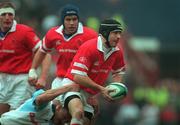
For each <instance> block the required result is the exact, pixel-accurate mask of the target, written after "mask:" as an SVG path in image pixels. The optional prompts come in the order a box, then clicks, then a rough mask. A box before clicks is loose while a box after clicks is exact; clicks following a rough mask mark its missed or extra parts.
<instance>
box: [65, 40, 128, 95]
mask: <svg viewBox="0 0 180 125" xmlns="http://www.w3.org/2000/svg"><path fill="white" fill-rule="evenodd" d="M124 68H125V63H124V57H123V52H122V50H121V49H119V48H113V50H111V52H109V53H108V54H107V55H105V54H104V52H103V50H102V40H101V38H100V37H98V39H92V40H89V41H88V42H86V43H84V44H83V45H82V46H81V47H80V48H79V50H78V52H77V54H76V55H75V57H74V59H73V61H72V63H71V67H70V68H69V69H68V73H67V75H66V77H67V78H69V79H71V80H73V75H72V74H80V75H87V76H89V77H90V78H91V79H92V80H93V81H94V82H96V83H97V84H99V85H102V86H103V85H104V84H105V81H106V80H107V77H108V75H109V73H110V71H112V72H113V73H122V72H124ZM81 87H82V86H81ZM82 89H84V90H85V91H87V92H89V93H91V94H96V93H97V92H96V91H94V90H92V89H90V88H86V87H82Z"/></svg>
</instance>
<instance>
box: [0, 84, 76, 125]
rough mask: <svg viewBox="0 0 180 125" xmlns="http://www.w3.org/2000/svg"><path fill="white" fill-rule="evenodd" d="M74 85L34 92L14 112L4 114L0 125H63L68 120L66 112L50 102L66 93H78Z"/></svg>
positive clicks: (0, 119)
mask: <svg viewBox="0 0 180 125" xmlns="http://www.w3.org/2000/svg"><path fill="white" fill-rule="evenodd" d="M78 90H79V87H78V85H76V84H73V85H67V86H63V87H61V88H57V89H50V90H47V91H44V90H42V89H40V90H38V91H36V92H35V93H34V94H33V95H32V98H30V99H28V100H27V101H26V102H25V103H24V104H22V105H21V106H20V107H19V108H17V109H16V110H12V111H9V112H6V113H4V114H3V115H2V116H1V118H0V124H1V125H50V123H52V124H53V125H64V123H65V122H67V121H68V120H69V119H70V115H69V114H68V112H67V110H66V109H64V108H62V107H61V105H54V104H52V102H51V100H53V99H54V98H56V97H57V96H59V95H60V94H62V93H64V92H67V91H78Z"/></svg>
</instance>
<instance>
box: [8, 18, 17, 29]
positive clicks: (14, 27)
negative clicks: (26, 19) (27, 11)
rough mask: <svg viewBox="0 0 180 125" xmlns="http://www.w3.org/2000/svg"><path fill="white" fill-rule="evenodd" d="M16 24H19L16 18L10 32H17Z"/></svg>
mask: <svg viewBox="0 0 180 125" xmlns="http://www.w3.org/2000/svg"><path fill="white" fill-rule="evenodd" d="M16 25H17V22H16V21H15V20H14V21H13V25H12V27H11V29H10V30H9V32H15V31H16Z"/></svg>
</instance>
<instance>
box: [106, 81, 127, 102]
mask: <svg viewBox="0 0 180 125" xmlns="http://www.w3.org/2000/svg"><path fill="white" fill-rule="evenodd" d="M106 88H107V89H110V90H115V91H113V92H110V93H109V95H110V96H111V97H112V98H113V99H114V100H117V99H122V98H123V97H125V96H126V95H127V92H128V89H127V87H126V86H125V85H124V84H123V83H119V82H112V83H110V84H109V85H107V86H106Z"/></svg>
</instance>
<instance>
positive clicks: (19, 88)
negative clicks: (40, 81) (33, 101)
mask: <svg viewBox="0 0 180 125" xmlns="http://www.w3.org/2000/svg"><path fill="white" fill-rule="evenodd" d="M34 91H35V88H34V87H32V86H30V85H29V83H28V75H27V74H19V75H10V74H6V73H0V103H7V104H9V105H10V106H11V107H10V109H11V110H12V109H16V108H17V107H19V106H20V105H21V104H22V103H24V101H25V100H27V99H28V98H30V97H31V95H32V93H33V92H34Z"/></svg>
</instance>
